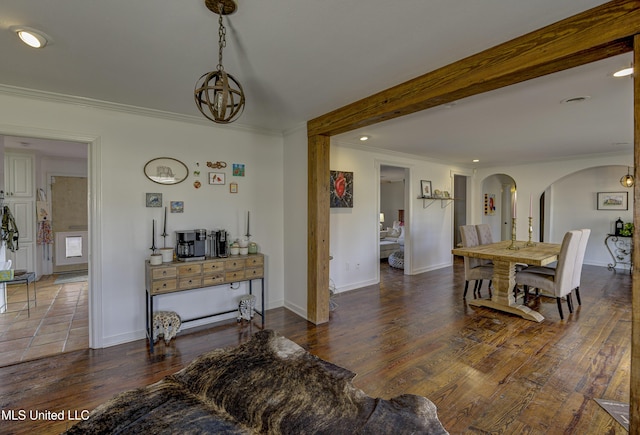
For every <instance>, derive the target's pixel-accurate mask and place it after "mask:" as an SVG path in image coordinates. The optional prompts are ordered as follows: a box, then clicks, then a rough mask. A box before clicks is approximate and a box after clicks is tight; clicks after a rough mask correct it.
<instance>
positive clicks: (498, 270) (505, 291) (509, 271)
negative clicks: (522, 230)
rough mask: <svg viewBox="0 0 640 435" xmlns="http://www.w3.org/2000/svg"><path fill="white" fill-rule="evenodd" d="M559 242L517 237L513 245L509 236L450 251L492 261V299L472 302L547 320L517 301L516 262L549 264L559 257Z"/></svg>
mask: <svg viewBox="0 0 640 435" xmlns="http://www.w3.org/2000/svg"><path fill="white" fill-rule="evenodd" d="M510 246H511V248H510ZM560 246H561V245H560V244H559V243H534V244H528V242H524V241H516V242H514V243H513V246H512V241H511V240H506V241H502V242H497V243H489V244H486V245H478V246H473V247H470V248H455V249H452V250H451V253H452V254H454V255H460V256H463V257H471V258H481V259H485V260H491V261H492V262H493V283H492V284H493V286H492V292H491V294H492V295H491V299H473V300H471V301H469V305H473V306H478V307H488V308H493V309H496V310H500V311H504V312H507V313H511V314H516V315H518V316H521V317H523V318H525V319H528V320H534V321H536V322H542V321H543V320H544V316H542V314H540V313H539V312H537V311H535V310H532V309H531V308H529V307H527V306H525V305H522V304H518V302H517V300H516V297H515V295H514V294H513V287H514V286H515V277H516V264H527V265H529V266H546V265H548V264H550V263H553V262H554V261H557V260H558V254H559V253H560ZM513 247H515V249H513Z"/></svg>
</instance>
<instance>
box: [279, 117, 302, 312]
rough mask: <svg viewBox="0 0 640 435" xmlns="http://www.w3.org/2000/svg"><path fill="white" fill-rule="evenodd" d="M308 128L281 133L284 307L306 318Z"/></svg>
mask: <svg viewBox="0 0 640 435" xmlns="http://www.w3.org/2000/svg"><path fill="white" fill-rule="evenodd" d="M307 173H308V171H307V130H306V125H304V126H301V127H300V128H298V129H295V130H292V131H289V132H286V133H285V135H284V188H283V190H284V191H285V192H286V193H285V195H284V266H285V270H286V273H285V274H284V300H285V302H284V306H285V307H287V308H289V309H290V310H292V311H293V312H295V313H297V314H299V315H300V316H302V317H304V318H307V243H308V242H307V196H308V195H307V184H308V183H307Z"/></svg>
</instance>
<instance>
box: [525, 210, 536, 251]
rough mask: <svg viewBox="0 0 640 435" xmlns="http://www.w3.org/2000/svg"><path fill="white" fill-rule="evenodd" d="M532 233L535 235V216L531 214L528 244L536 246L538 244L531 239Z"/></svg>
mask: <svg viewBox="0 0 640 435" xmlns="http://www.w3.org/2000/svg"><path fill="white" fill-rule="evenodd" d="M532 235H533V218H532V217H531V216H529V241H528V242H527V246H536V244H535V243H533V242H532V241H531V236H532Z"/></svg>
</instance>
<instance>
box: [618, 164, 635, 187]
mask: <svg viewBox="0 0 640 435" xmlns="http://www.w3.org/2000/svg"><path fill="white" fill-rule="evenodd" d="M635 182H636V180H635V178H633V175H631V169H630V168H629V167H627V175H623V176H622V178H621V179H620V184H622V186H623V187H633V185H634V184H635Z"/></svg>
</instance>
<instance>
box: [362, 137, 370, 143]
mask: <svg viewBox="0 0 640 435" xmlns="http://www.w3.org/2000/svg"><path fill="white" fill-rule="evenodd" d="M360 140H361V141H362V142H364V141H365V140H369V136H360Z"/></svg>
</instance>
